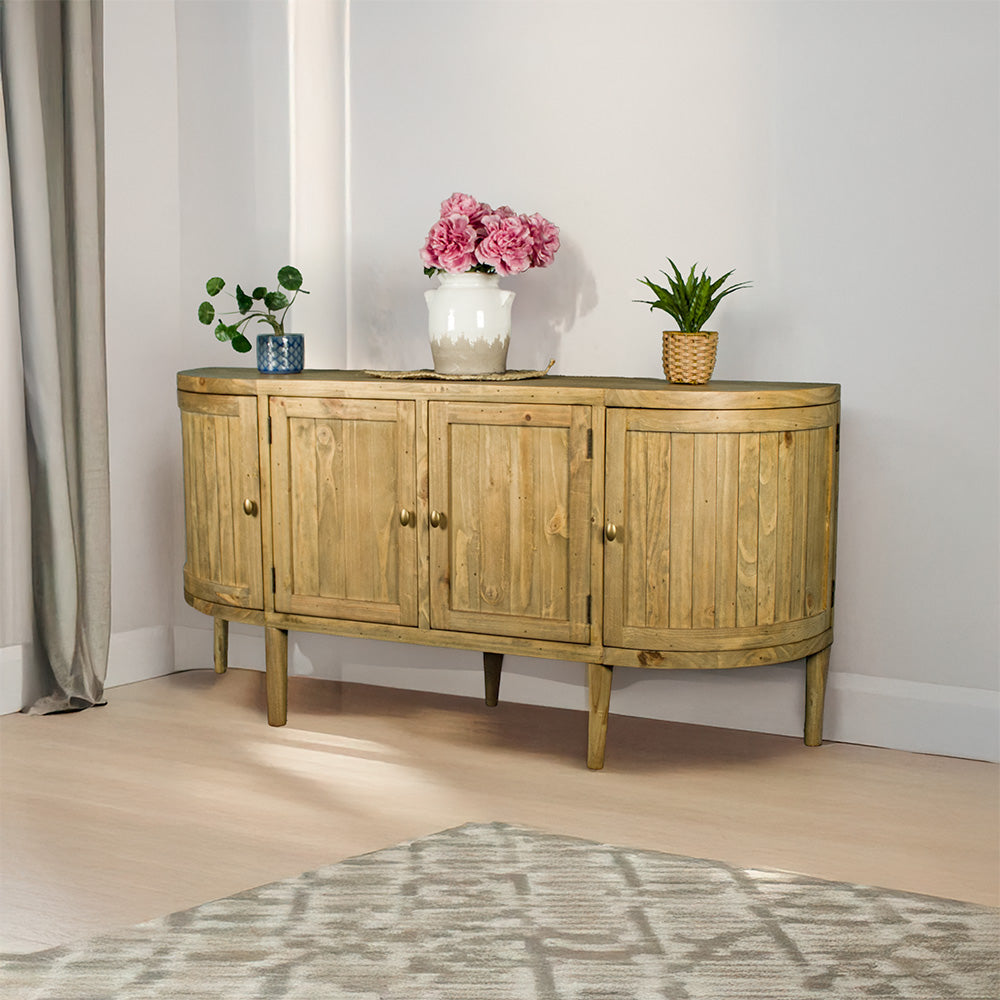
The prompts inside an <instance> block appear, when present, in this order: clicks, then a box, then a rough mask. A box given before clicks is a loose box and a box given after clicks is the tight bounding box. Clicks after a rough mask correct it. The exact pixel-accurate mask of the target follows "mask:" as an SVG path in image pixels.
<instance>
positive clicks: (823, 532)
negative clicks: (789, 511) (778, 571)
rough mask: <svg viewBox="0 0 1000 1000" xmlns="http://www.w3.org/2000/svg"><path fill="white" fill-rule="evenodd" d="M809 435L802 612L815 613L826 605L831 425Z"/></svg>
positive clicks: (831, 451)
mask: <svg viewBox="0 0 1000 1000" xmlns="http://www.w3.org/2000/svg"><path fill="white" fill-rule="evenodd" d="M808 434H809V504H808V513H807V515H806V517H807V522H806V524H807V526H806V538H807V542H806V548H807V555H806V588H805V589H806V595H805V602H806V606H805V611H806V615H807V616H809V615H815V614H819V613H820V612H821V611H824V610H826V608H827V606H828V605H829V597H830V595H829V589H828V586H829V585H828V581H829V560H830V551H829V545H830V514H831V503H832V497H831V495H830V486H831V482H832V479H833V434H834V431H833V428H832V427H821V428H817V429H815V430H811V431H808Z"/></svg>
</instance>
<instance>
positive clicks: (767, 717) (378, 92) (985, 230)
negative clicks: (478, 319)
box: [349, 0, 1000, 756]
mask: <svg viewBox="0 0 1000 1000" xmlns="http://www.w3.org/2000/svg"><path fill="white" fill-rule="evenodd" d="M351 24H352V30H351V61H352V73H351V93H352V98H353V100H352V106H351V121H352V126H353V127H352V131H351V135H350V141H351V164H352V169H351V176H352V178H353V183H352V189H351V206H352V232H353V240H352V259H353V268H352V273H351V278H352V299H353V303H354V310H353V313H352V315H351V321H350V331H351V340H350V344H349V361H350V363H351V365H352V366H358V367H364V366H374V365H382V366H385V367H401V366H406V365H414V366H423V365H427V364H429V355H428V351H427V346H426V343H425V335H424V331H423V324H424V308H423V301H422V296H421V292H422V290H423V289H424V288H425V287H427V282H426V279H425V278H423V276H422V275H421V273H420V264H419V260H418V257H417V254H416V247H417V246H419V244H420V242H421V239H422V237H423V235H424V233H425V232H426V229H427V228H428V226H429V225H430V223H431V222H432V221H433V219H434V216H435V212H436V208H437V202H438V201H439V200H440V199H442V198H444V197H446V196H447V195H449V194H450V193H451V192H452V191H454V190H462V191H468V192H470V193H472V194H475V195H476V196H477V197H480V198H482V199H485V200H487V201H489V202H490V203H491V204H494V205H496V204H503V203H508V204H510V205H512V206H514V207H515V208H517V209H518V210H523V211H529V212H530V211H536V210H537V211H540V212H542V213H543V214H544V215H546V216H547V217H549V218H551V219H553V220H554V221H555V222H557V223H558V224H559V225H560V226H561V227H562V233H563V239H564V247H563V249H562V250H561V251H560V254H559V255H558V256H557V258H556V263H555V264H554V266H553V267H552V268H551V269H549V270H547V271H540V272H529V273H528V274H526V275H522V276H519V277H517V278H513V279H508V280H507V281H506V282H504V283H505V284H506V286H507V287H510V288H513V289H515V290H516V291H517V293H518V299H517V301H516V302H515V306H514V317H515V318H514V322H515V333H514V339H513V344H512V350H511V366H512V367H522V366H524V367H535V366H539V365H542V364H544V363H545V362H546V361H547V360H548V358H549V357H555V358H556V359H557V362H558V366H557V370H558V371H562V372H566V373H593V374H620V375H658V374H660V368H659V364H660V361H659V353H660V343H659V337H658V333H659V330H660V329H661V328H662V327H661V321H660V320H658V319H656V318H655V317H653V316H651V315H650V314H649V313H648V311H646V310H645V309H644V307H642V306H639V305H636V304H634V303H633V302H632V301H631V300H632V299H633V298H636V297H639V295H638V293H639V292H641V288H640V286H638V285H637V284H636V281H635V279H636V277H637V276H639V275H643V274H652V273H654V272H655V271H656V269H658V268H659V267H660V266H661V265H662V266H665V257H666V256H667V255H668V254H669V255H670V256H672V257H674V258H675V259H678V260H680V261H684V262H692V261H694V260H699V261H701V262H702V263H703V264H705V265H707V266H709V267H710V268H711V269H712V270H714V271H715V272H716V273H718V272H721V271H723V270H728V269H729V268H736V269H737V271H736V277H737V278H742V279H752V280H753V282H754V288H753V290H751V291H746V292H741V293H739V295H736V296H733V297H731V298H729V299H727V300H726V302H725V303H724V305H723V306H722V307H721V308H720V311H719V313H718V320H719V326H720V327H721V329H722V341H721V345H720V360H719V364H718V368H717V375H718V376H719V377H723V378H744V379H801V380H815V381H837V382H841V383H842V384H843V443H842V450H841V497H840V538H839V560H838V563H839V566H838V587H837V629H836V636H837V638H836V642H835V645H834V653H833V660H832V667H831V670H832V672H833V673H832V679H831V692H830V699H829V711H828V716H829V722H828V726H827V732H828V734H829V735H830V736H831V738H834V739H846V740H855V741H860V742H870V743H885V744H888V745H902V746H907V747H913V748H920V749H927V750H933V751H935V752H945V753H947V752H956V753H968V754H970V755H984V756H985V755H988V756H996V753H997V716H998V709H997V706H998V701H997V695H996V690H997V679H998V678H997V666H998V664H997V637H998V611H997V609H998V604H1000V600H998V590H997V556H998V531H997V528H998V518H997V514H998V493H997V482H998V466H997V456H998V439H997V429H998V409H997V397H998V392H997V390H998V330H1000V311H998V282H997V276H998V274H1000V258H998V245H997V244H998V206H997V177H998V169H1000V165H998V160H997V149H998V126H997V122H998V114H997V111H998V76H997V73H998V70H997V65H998V63H997V50H998V7H997V5H996V4H976V3H972V4H956V3H896V2H892V3H877V2H869V3H864V4H854V3H838V2H833V3H742V2H740V3H666V2H665V3H629V2H623V0H616V2H593V3H587V2H580V3H564V2H536V3H527V4H526V3H500V4H495V3H494V4H486V3H459V4H455V3H450V2H418V3H413V2H405V0H401V2H356V3H354V4H353V7H352V19H351ZM387 66H391V67H392V72H391V73H388V72H386V67H387ZM952 345H953V346H954V347H955V348H956V349H957V350H958V351H959V352H960V355H959V356H960V357H962V358H963V359H964V360H962V361H952V360H951V359H950V358H949V357H948V352H949V348H950V347H951V346H952ZM430 657H431V654H427V653H422V654H421V653H414V659H415V660H416V661H418V662H421V663H428V662H429V659H430ZM523 669H524V671H525V678H526V682H527V679H528V678H530V677H533V676H535V674H536V670H535V668H534V667H533V666H532V667H528V665H527V664H525V666H524V668H523ZM544 669H548V668H540V670H541V671H544ZM800 673H801V672H800V671H798V670H788V669H787V668H773V669H771V670H769V671H756V672H754V673H751V674H741V675H739V676H738V677H737V676H736V675H734V674H731V673H729V674H712V675H683V676H682V675H673V676H669V677H665V676H662V675H653V674H651V673H647V672H642V671H639V670H637V669H636V670H617V671H616V677H615V693H614V695H613V701H612V710H613V711H620V712H634V713H635V714H641V715H653V716H657V717H666V718H677V719H685V720H691V721H699V722H708V723H713V722H714V723H716V724H720V725H732V726H744V727H746V728H754V729H756V728H762V729H768V730H772V731H780V732H789V733H790V732H795V731H797V729H798V727H799V725H800V721H801V707H800V703H799V699H800V697H801V676H800ZM765 679H766V680H765ZM512 680H514V681H515V682H514V683H512V684H510V685H509V686H508V688H507V690H506V692H505V693H506V696H507V697H517V696H518V693H519V692H520V691H522V690H524V691H525V692H526V694H525V697H526V700H532V699H531V697H530V695H528V694H527V689H526V688H522V687H521V686H520V685H519V683H518V680H517V679H513V678H512ZM575 683H576V685H577V686H579V685H580V680H579V678H578V677H577V678H576V681H575ZM776 699H777V701H779V702H780V703H781V707H780V708H776ZM553 700H555V701H557V703H560V704H575V705H581V704H582V703H583V699H582V696H581V695H580V694H579V692H578V691H577V690H576V689H575V688H574V690H573V691H572V692H566V693H565V694H564V695H562V696H558V695H557V696H556V697H554V699H553Z"/></svg>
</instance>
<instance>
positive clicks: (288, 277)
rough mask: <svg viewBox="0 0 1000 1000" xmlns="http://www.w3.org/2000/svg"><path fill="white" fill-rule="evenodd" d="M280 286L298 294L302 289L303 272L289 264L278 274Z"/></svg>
mask: <svg viewBox="0 0 1000 1000" xmlns="http://www.w3.org/2000/svg"><path fill="white" fill-rule="evenodd" d="M278 284H279V285H281V287H282V288H287V289H288V290H289V291H290V292H296V291H298V290H299V289H300V288H301V287H302V272H301V271H299V269H298V268H297V267H292V265H291V264H288V265H287V266H286V267H283V268H282V269H281V270H280V271H279V272H278Z"/></svg>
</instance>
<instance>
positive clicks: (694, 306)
mask: <svg viewBox="0 0 1000 1000" xmlns="http://www.w3.org/2000/svg"><path fill="white" fill-rule="evenodd" d="M667 261H668V262H669V264H670V266H671V268H672V269H673V274H667V272H666V271H661V272H660V274H662V275H663V276H664V277H665V278H666V279H667V285H668V287H667V288H663V287H661V286H660V285H657V284H656V283H655V282H652V281H650V280H649V278H638V279H637V280H638V281H639V282H640V284H643V285H646V286H647V287H648V288H650V289H651V290H652V292H653V294H654V295H655V296H656V298H655V299H652V300H647V299H635V301H636V302H642V303H643V304H644V305H648V306H649V309H650V312H652V310H654V309H662V310H663V311H664V312H666V313H669V314H670V315H671V316H673V318H674V319H675V320H676V321H677V328H678V330H680V331H681V332H683V333H696V332H697V331H699V330H701V328H702V327H703V326H704V325H705V323H707V322H708V319H709V317H710V316H711V315H712V313H714V312H715V307H716V306H717V305H718V304H719V303H720V302H721V301H722V299H724V298H725V297H726V296H727V295H729V294H730V292H735V291H738V290H739V289H741V288H747V287H748V286H749V285H750V282H749V281H741V282H739V283H738V284H735V285H730V286H729V287H728V288H723V287H722V286H723V285H724V284H725V283H726V280H727V279H728V277H729V276H730V275H731V274H732V273H733V272H732V271H727V272H726V273H725V274H724V275H723V276H722V277H721V278H719V279H717V280H716V281H713V280H712V279H711V278H710V277H709V276H708V275H707V274H706V273H705V272H704V271H702V272H701V274H700V275H695V269H696V268H697V267H698V265H697V264H694V265H692V267H691V271H690V273H689V274H688V276H687V278H685V277H684V275H683V274H681V272H680V270H679V268H678V267H677V265H676V264H675V263H674V262H673V261H672V260H670V258H669V257H668V258H667Z"/></svg>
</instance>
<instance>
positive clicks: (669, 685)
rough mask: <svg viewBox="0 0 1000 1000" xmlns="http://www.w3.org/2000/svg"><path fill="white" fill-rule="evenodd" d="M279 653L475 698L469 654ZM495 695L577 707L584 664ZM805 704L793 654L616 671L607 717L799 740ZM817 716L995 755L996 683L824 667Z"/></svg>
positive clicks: (258, 656)
mask: <svg viewBox="0 0 1000 1000" xmlns="http://www.w3.org/2000/svg"><path fill="white" fill-rule="evenodd" d="M174 649H175V656H176V660H175V664H176V668H177V669H179V670H186V669H196V668H202V669H205V668H207V669H211V667H212V649H213V639H212V630H211V629H196V628H189V627H176V628H175V629H174ZM288 658H289V672H290V673H292V674H294V675H306V676H314V677H319V678H323V679H326V680H340V681H348V682H352V683H358V684H374V685H377V686H381V687H395V688H402V689H404V690H417V691H431V692H434V693H437V694H453V695H460V696H464V697H475V698H481V697H483V676H482V668H481V665H482V660H481V657H480V656H479V655H478V654H477V653H475V652H470V651H463V650H454V649H435V648H428V647H422V646H419V647H418V646H407V645H405V644H401V643H391V642H380V641H378V640H373V639H346V638H339V639H337V640H336V641H335V642H333V641H331V639H330V637H328V636H313V635H308V634H304V633H292V635H291V636H290V642H289V646H288ZM229 661H230V663H231V664H232V665H233V666H234V667H245V668H249V669H253V670H263V669H264V643H263V641H262V640H261V638H260V636H259V630H258V634H253V633H252V632H249V631H248V632H247V633H245V634H241V633H240V632H239V631H237V626H233V627H232V628H231V630H230V636H229ZM500 697H501V698H502V699H504V700H506V701H511V702H521V703H527V704H533V705H546V706H549V707H553V708H571V709H585V708H586V707H587V689H586V671H585V669H584V667H583V665H582V664H576V663H565V662H563V661H558V660H542V659H538V660H535V659H530V658H527V657H517V656H508V657H505V659H504V668H503V680H502V682H501V686H500ZM804 700H805V670H804V668H803V664H802V663H801V662H798V663H788V664H781V665H778V666H764V667H753V668H748V669H745V670H677V671H673V670H663V671H653V670H643V669H640V668H637V667H616V668H615V673H614V683H613V688H612V695H611V713H612V720H611V723H610V728H609V739H610V740H613V739H614V736H613V731H614V718H613V717H614V715H616V714H617V715H631V716H637V717H640V718H648V719H662V720H665V721H670V722H686V723H692V724H695V725H702V726H715V727H718V728H724V729H744V730H749V731H751V732H762V733H775V734H778V735H783V736H797V737H799V738H801V736H802V725H803V714H804ZM825 716H826V717H825V725H824V736H825V738H826V739H827V740H829V741H830V742H835V743H856V744H861V745H865V746H876V747H885V748H887V749H892V750H907V751H911V752H914V753H928V754H938V755H941V756H945V757H963V758H968V759H971V760H987V761H1000V692H997V691H989V690H983V689H978V688H960V687H951V686H948V685H944V684H925V683H915V682H913V681H901V680H894V679H892V678H886V677H869V676H867V675H864V674H851V673H844V672H841V671H837V670H831V673H830V679H829V682H828V686H827V695H826V711H825Z"/></svg>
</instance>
